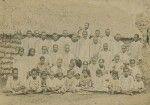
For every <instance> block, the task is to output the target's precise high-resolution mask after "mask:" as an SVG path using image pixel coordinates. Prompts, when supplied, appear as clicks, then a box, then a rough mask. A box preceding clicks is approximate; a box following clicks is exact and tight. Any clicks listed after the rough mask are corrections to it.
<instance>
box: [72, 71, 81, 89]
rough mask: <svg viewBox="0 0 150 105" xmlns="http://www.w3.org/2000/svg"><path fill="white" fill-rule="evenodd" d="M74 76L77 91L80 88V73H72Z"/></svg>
mask: <svg viewBox="0 0 150 105" xmlns="http://www.w3.org/2000/svg"><path fill="white" fill-rule="evenodd" d="M74 76H75V83H74V84H75V88H76V91H79V90H80V89H81V87H80V74H79V73H77V74H75V75H74Z"/></svg>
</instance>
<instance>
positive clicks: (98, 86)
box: [4, 23, 145, 95]
mask: <svg viewBox="0 0 150 105" xmlns="http://www.w3.org/2000/svg"><path fill="white" fill-rule="evenodd" d="M26 36H27V37H25V38H23V39H21V46H20V48H19V49H17V50H18V54H17V55H16V56H15V57H14V61H13V67H14V68H13V70H12V73H10V75H9V76H8V79H7V84H6V87H5V88H4V92H10V93H13V94H27V93H43V92H44V93H45V92H50V93H63V94H64V93H66V92H83V91H87V92H89V91H90V92H92V91H100V92H106V93H110V94H117V93H122V94H129V95H133V94H136V93H142V92H145V86H144V77H143V69H142V66H143V63H142V62H143V58H142V47H143V42H142V40H141V38H140V37H139V35H138V34H135V35H134V37H133V38H132V41H131V40H130V41H122V40H121V35H120V34H116V35H112V34H111V30H110V29H106V30H105V35H101V33H100V30H96V31H95V33H94V34H92V33H91V30H90V28H89V23H85V25H84V28H80V29H79V30H78V31H77V32H76V33H74V34H71V35H70V34H68V32H67V31H66V30H64V31H63V33H62V34H61V35H58V34H57V33H54V34H53V35H48V34H46V33H45V32H42V33H39V32H38V31H35V32H34V33H32V31H27V33H26ZM48 36H50V37H48Z"/></svg>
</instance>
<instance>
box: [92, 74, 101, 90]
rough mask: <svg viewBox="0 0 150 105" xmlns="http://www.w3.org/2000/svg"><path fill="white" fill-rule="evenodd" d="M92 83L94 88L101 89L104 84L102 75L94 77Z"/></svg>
mask: <svg viewBox="0 0 150 105" xmlns="http://www.w3.org/2000/svg"><path fill="white" fill-rule="evenodd" d="M93 83H94V89H95V90H97V91H103V88H104V84H103V77H97V76H96V77H95V79H94V80H93Z"/></svg>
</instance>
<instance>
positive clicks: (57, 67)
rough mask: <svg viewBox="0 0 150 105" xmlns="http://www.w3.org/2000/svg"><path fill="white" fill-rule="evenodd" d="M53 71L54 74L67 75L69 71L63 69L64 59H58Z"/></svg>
mask: <svg viewBox="0 0 150 105" xmlns="http://www.w3.org/2000/svg"><path fill="white" fill-rule="evenodd" d="M51 71H52V72H53V73H54V74H58V73H63V74H64V75H66V74H67V70H66V69H65V68H64V67H63V59H61V58H58V59H57V62H56V65H55V66H53V67H52V68H51Z"/></svg>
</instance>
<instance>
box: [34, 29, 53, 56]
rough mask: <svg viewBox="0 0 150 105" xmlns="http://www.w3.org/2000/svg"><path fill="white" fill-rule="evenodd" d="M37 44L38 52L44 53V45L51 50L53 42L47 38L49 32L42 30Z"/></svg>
mask: <svg viewBox="0 0 150 105" xmlns="http://www.w3.org/2000/svg"><path fill="white" fill-rule="evenodd" d="M36 45H37V46H36V49H37V53H38V54H40V53H42V47H43V46H46V47H47V49H48V52H49V50H50V48H51V42H50V40H47V34H46V33H45V32H42V34H41V39H40V40H39V41H38V42H36Z"/></svg>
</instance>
